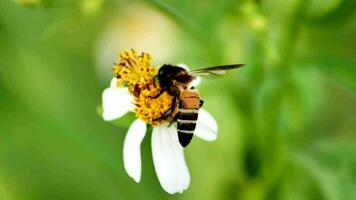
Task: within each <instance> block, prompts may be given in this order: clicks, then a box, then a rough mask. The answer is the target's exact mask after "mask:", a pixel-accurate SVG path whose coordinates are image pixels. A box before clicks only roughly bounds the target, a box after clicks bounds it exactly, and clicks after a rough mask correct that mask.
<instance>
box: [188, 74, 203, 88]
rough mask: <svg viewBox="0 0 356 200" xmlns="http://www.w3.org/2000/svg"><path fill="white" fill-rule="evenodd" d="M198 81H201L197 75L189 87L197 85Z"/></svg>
mask: <svg viewBox="0 0 356 200" xmlns="http://www.w3.org/2000/svg"><path fill="white" fill-rule="evenodd" d="M200 82H201V78H200V77H199V76H198V77H196V78H195V79H194V80H193V81H192V82H191V83H190V84H189V87H198V85H199V84H200Z"/></svg>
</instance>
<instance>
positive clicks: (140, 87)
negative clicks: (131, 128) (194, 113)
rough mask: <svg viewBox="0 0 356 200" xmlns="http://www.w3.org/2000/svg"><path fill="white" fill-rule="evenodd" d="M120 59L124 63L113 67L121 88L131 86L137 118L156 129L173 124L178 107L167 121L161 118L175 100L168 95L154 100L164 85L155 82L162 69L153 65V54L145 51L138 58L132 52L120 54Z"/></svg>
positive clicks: (162, 95) (165, 94) (134, 52)
mask: <svg viewBox="0 0 356 200" xmlns="http://www.w3.org/2000/svg"><path fill="white" fill-rule="evenodd" d="M119 58H120V63H119V64H115V66H114V68H113V71H114V73H115V74H116V78H117V86H118V87H128V89H129V91H130V93H131V94H132V95H133V96H134V104H135V113H136V116H137V117H138V118H140V119H142V120H143V121H145V122H146V123H149V124H151V125H152V126H157V125H160V124H163V123H167V122H169V121H171V120H172V119H173V117H174V116H175V114H177V112H178V108H177V106H176V107H175V109H174V112H173V113H172V114H171V115H170V116H168V117H167V118H166V119H159V118H160V117H161V116H162V114H163V113H164V112H166V111H167V110H168V109H169V108H170V107H171V106H172V100H173V97H172V96H171V95H169V94H168V93H166V92H164V93H163V94H161V95H160V96H159V97H157V98H153V97H155V96H156V95H157V94H158V93H159V91H160V86H159V83H157V82H156V80H155V79H154V76H155V75H157V71H158V69H157V67H156V66H150V64H151V61H152V57H151V55H150V54H148V53H144V52H143V53H141V54H140V55H138V54H137V52H136V51H135V50H133V49H132V50H131V51H124V52H122V53H120V56H119Z"/></svg>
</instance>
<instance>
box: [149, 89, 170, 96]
mask: <svg viewBox="0 0 356 200" xmlns="http://www.w3.org/2000/svg"><path fill="white" fill-rule="evenodd" d="M165 91H166V88H161V90H160V91H159V92H158V94H156V95H155V96H153V97H149V98H151V99H157V98H158V97H159V96H161V94H162V93H163V92H165Z"/></svg>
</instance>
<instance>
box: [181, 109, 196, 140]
mask: <svg viewBox="0 0 356 200" xmlns="http://www.w3.org/2000/svg"><path fill="white" fill-rule="evenodd" d="M198 111H199V110H198V109H185V108H179V114H178V119H177V125H178V127H177V129H178V132H181V133H186V134H194V130H195V126H196V123H197V120H198Z"/></svg>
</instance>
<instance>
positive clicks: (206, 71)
mask: <svg viewBox="0 0 356 200" xmlns="http://www.w3.org/2000/svg"><path fill="white" fill-rule="evenodd" d="M242 66H244V64H234V65H221V66H214V67H207V68H202V69H196V70H192V71H189V74H191V75H193V76H211V77H216V76H222V75H224V74H225V73H226V71H227V70H230V69H236V68H239V67H242Z"/></svg>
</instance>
